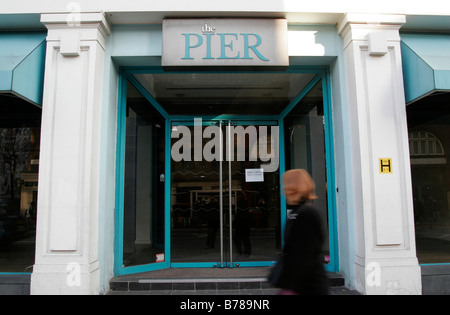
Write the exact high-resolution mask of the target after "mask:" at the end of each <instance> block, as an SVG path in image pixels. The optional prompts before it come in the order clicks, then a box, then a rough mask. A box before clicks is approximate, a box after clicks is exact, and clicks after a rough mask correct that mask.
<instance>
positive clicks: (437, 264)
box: [419, 263, 450, 266]
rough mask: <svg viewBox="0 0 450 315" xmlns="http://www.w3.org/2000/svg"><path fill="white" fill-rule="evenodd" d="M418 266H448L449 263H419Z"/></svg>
mask: <svg viewBox="0 0 450 315" xmlns="http://www.w3.org/2000/svg"><path fill="white" fill-rule="evenodd" d="M419 266H450V263H435V264H419Z"/></svg>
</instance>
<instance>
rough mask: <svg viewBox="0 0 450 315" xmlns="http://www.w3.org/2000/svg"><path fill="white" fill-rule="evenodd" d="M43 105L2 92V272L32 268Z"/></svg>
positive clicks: (0, 167) (0, 232) (0, 166)
mask: <svg viewBox="0 0 450 315" xmlns="http://www.w3.org/2000/svg"><path fill="white" fill-rule="evenodd" d="M40 133H41V109H40V108H39V107H37V106H35V105H32V104H30V103H28V102H26V101H24V100H22V99H20V98H18V97H16V96H14V95H12V94H0V273H1V272H32V271H33V270H32V268H33V264H34V253H35V244H36V216H37V205H38V198H37V195H38V194H37V192H38V171H39V146H40Z"/></svg>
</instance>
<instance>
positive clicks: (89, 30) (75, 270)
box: [0, 0, 450, 294]
mask: <svg viewBox="0 0 450 315" xmlns="http://www.w3.org/2000/svg"><path fill="white" fill-rule="evenodd" d="M361 12H362V14H361ZM199 16H201V17H246V18H248V17H270V18H286V19H287V21H288V29H289V34H288V40H289V55H290V57H291V60H292V61H293V62H295V63H296V64H302V65H306V64H312V65H327V66H329V68H330V74H331V97H332V106H333V117H332V119H333V133H334V148H335V156H334V159H335V165H336V166H337V167H336V170H335V177H336V178H335V181H336V182H335V185H336V187H337V192H336V206H337V209H336V211H337V220H338V222H337V228H338V232H337V235H338V240H337V242H338V248H339V272H340V273H342V274H343V275H344V276H345V279H346V285H347V286H348V287H350V288H356V289H357V290H358V291H360V292H362V293H364V294H421V271H420V267H419V264H418V261H417V258H416V247H415V232H414V216H413V205H412V202H413V201H412V189H411V174H410V159H409V148H408V129H407V126H406V107H405V99H404V92H403V74H402V66H401V65H402V60H401V54H400V33H399V32H400V30H401V29H411V30H427V31H432V30H434V31H449V28H450V26H445V24H443V23H441V21H443V20H445V21H447V22H448V21H450V6H449V5H448V1H428V2H427V3H424V2H419V1H407V4H405V3H404V2H403V1H378V2H377V4H376V5H373V6H370V7H369V8H368V7H367V5H366V4H364V2H363V1H312V2H310V3H304V2H301V1H288V0H287V1H268V0H264V1H244V2H242V1H226V2H223V3H221V4H217V3H215V2H212V1H194V2H193V1H179V0H177V1H176V0H168V1H162V2H154V1H149V2H142V1H134V0H130V1H102V0H90V1H84V0H80V1H77V2H71V3H68V2H67V3H66V2H65V1H51V0H47V1H39V2H36V1H32V2H29V1H13V2H11V1H6V0H0V29H8V28H10V27H11V25H12V27H13V28H15V29H20V28H25V29H26V28H30V27H38V26H39V27H40V28H43V27H45V28H46V29H47V30H48V36H47V57H46V70H45V85H44V100H43V117H42V136H41V138H42V140H41V152H40V154H41V156H40V174H39V210H38V227H37V241H36V244H37V245H36V246H37V248H36V262H35V266H34V270H33V274H32V281H31V293H32V294H103V293H106V292H107V291H108V285H109V284H108V281H109V280H110V279H111V278H112V277H113V276H114V237H115V234H114V229H115V222H114V221H115V217H114V216H115V181H116V180H115V178H116V162H115V155H116V137H117V103H118V97H119V96H118V79H119V67H120V66H121V65H127V66H132V65H149V64H151V63H153V62H155V60H158V59H157V58H159V57H160V56H161V52H162V47H161V41H162V35H161V24H162V19H163V18H169V17H177V18H189V17H199ZM14 18H15V22H14V23H13V24H10V26H7V25H5V24H6V22H2V20H3V21H13V20H14ZM446 25H450V23H447V24H446ZM445 27H447V29H443V28H445ZM381 158H391V159H392V163H393V167H394V168H395V172H393V174H380V172H379V159H381ZM78 275H80V277H78Z"/></svg>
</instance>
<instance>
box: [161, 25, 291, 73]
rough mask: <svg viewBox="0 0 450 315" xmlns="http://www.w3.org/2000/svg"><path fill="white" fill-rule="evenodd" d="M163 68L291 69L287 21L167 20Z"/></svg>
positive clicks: (164, 28) (164, 33)
mask: <svg viewBox="0 0 450 315" xmlns="http://www.w3.org/2000/svg"><path fill="white" fill-rule="evenodd" d="M162 65H163V66H165V67H169V66H283V67H285V66H289V56H288V44H287V21H286V20H285V19H166V20H164V21H163V51H162Z"/></svg>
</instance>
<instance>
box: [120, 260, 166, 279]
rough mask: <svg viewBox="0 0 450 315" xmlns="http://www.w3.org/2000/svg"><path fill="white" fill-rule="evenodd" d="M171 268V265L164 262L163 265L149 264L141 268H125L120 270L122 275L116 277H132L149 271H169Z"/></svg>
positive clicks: (140, 266)
mask: <svg viewBox="0 0 450 315" xmlns="http://www.w3.org/2000/svg"><path fill="white" fill-rule="evenodd" d="M167 268H169V263H167V262H163V263H153V264H147V265H139V266H130V267H125V268H122V269H121V270H120V273H119V274H117V275H116V276H125V275H131V274H135V273H142V272H147V271H155V270H160V269H167Z"/></svg>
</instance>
